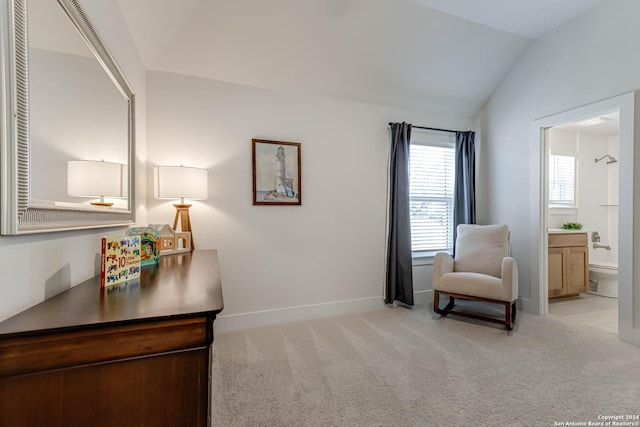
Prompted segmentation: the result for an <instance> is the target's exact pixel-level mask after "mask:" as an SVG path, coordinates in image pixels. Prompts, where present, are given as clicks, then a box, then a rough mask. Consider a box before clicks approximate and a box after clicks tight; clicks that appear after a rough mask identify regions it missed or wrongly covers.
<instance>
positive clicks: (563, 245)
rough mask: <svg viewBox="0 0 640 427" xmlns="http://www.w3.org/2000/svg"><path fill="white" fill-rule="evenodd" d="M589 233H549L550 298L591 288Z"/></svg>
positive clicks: (564, 296) (573, 294) (562, 296)
mask: <svg viewBox="0 0 640 427" xmlns="http://www.w3.org/2000/svg"><path fill="white" fill-rule="evenodd" d="M588 244H589V238H588V236H587V233H575V232H574V233H553V234H552V233H549V299H554V298H567V297H575V296H578V295H580V293H581V292H587V291H588V290H589V246H588Z"/></svg>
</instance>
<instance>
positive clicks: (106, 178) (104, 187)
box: [67, 160, 127, 197]
mask: <svg viewBox="0 0 640 427" xmlns="http://www.w3.org/2000/svg"><path fill="white" fill-rule="evenodd" d="M126 176H127V175H126V168H125V165H123V164H121V163H110V162H97V161H91V160H70V161H68V162H67V194H69V196H74V197H126V194H127V191H126V187H127V185H126V183H127V179H126Z"/></svg>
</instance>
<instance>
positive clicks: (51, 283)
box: [0, 0, 147, 320]
mask: <svg viewBox="0 0 640 427" xmlns="http://www.w3.org/2000/svg"><path fill="white" fill-rule="evenodd" d="M82 3H83V5H84V6H85V9H86V10H87V12H88V15H89V16H91V18H92V20H93V23H94V25H95V27H96V28H97V30H98V32H99V33H100V34H101V36H102V38H103V40H104V41H105V43H106V44H107V45H108V46H109V47H110V49H111V52H112V54H113V56H114V57H115V59H116V61H117V62H118V65H119V66H120V68H121V69H122V70H123V72H124V74H125V75H126V76H127V79H128V80H129V82H130V83H131V85H132V86H133V88H134V91H135V93H136V102H137V109H136V114H137V123H136V124H137V128H136V130H137V135H136V136H137V148H138V150H137V157H138V159H137V168H138V170H139V172H140V173H139V174H138V176H137V183H136V189H137V200H136V213H137V218H138V221H139V223H141V224H146V223H147V220H146V209H145V207H144V206H145V198H146V193H145V190H146V174H145V163H144V162H145V158H146V131H145V129H146V112H145V110H146V102H145V74H144V68H143V66H142V63H141V61H140V58H139V57H138V53H137V51H136V49H135V47H134V45H133V41H132V40H131V37H130V34H129V33H128V32H127V31H126V30H125V29H124V28H126V27H125V23H124V20H123V18H122V16H121V14H120V11H119V9H118V8H117V6H116V3H115V1H114V0H86V1H83V2H82ZM119 231H120V232H121V231H122V230H118V229H115V230H114V229H106V230H93V231H74V232H58V233H49V234H40V235H32V236H9V237H7V236H2V237H0V271H2V280H1V281H0V294H1V295H2V298H0V320H1V319H5V318H7V317H10V316H11V315H13V314H16V313H19V312H20V311H22V310H24V309H26V308H28V307H30V306H32V305H34V304H37V303H38V302H41V301H42V300H44V299H45V297H46V296H51V295H52V294H55V293H57V292H58V291H60V290H63V289H65V288H68V287H70V286H73V285H76V284H78V283H80V282H82V281H84V280H86V279H88V278H90V277H92V276H94V275H95V274H97V269H96V262H97V261H96V260H97V258H96V256H97V254H98V253H99V242H100V237H101V236H103V235H105V234H106V233H110V234H113V233H118V232H119Z"/></svg>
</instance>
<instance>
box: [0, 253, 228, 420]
mask: <svg viewBox="0 0 640 427" xmlns="http://www.w3.org/2000/svg"><path fill="white" fill-rule="evenodd" d="M222 308H223V300H222V291H221V288H220V273H219V269H218V258H217V252H216V251H194V252H192V253H187V254H176V255H168V256H163V257H161V258H160V266H159V268H157V269H151V270H143V271H142V275H141V277H140V279H139V280H135V281H130V282H127V283H126V284H120V285H115V286H112V287H108V288H102V289H101V288H100V284H99V278H98V277H95V278H93V279H90V280H87V281H86V282H84V283H82V284H79V285H78V286H75V287H73V288H71V289H69V290H67V291H64V292H62V293H60V294H58V295H56V296H55V297H53V298H51V299H49V300H47V301H44V302H42V303H40V304H38V305H36V306H34V307H32V308H30V309H28V310H26V311H24V312H22V313H20V314H18V315H16V316H14V317H12V318H10V319H7V320H5V321H4V322H1V323H0V426H2V427H29V426H38V427H41V426H47V427H74V426H78V427H80V426H82V427H88V426H92V427H97V426H105V427H106V426H114V427H116V426H117V427H125V426H132V427H133V426H135V427H143V426H153V427H158V426H171V427H175V426H185V427H186V426H189V427H192V426H206V425H208V424H209V422H210V421H209V420H210V402H211V396H210V389H211V387H210V369H211V368H210V367H211V344H212V342H213V321H214V319H215V318H216V315H217V314H218V313H219V312H220V311H221V310H222Z"/></svg>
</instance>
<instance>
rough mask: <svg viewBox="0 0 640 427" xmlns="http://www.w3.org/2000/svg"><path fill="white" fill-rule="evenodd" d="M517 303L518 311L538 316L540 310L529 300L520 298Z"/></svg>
mask: <svg viewBox="0 0 640 427" xmlns="http://www.w3.org/2000/svg"><path fill="white" fill-rule="evenodd" d="M519 301H520V304H519V305H518V309H520V310H522V311H526V312H527V313H532V314H540V308H539V307H538V304H534V303H533V301H531V300H530V299H527V298H520V300H519Z"/></svg>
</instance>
